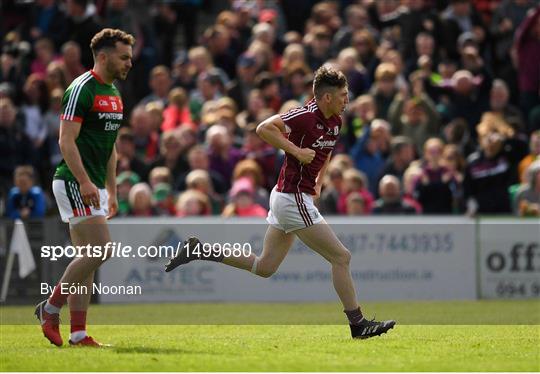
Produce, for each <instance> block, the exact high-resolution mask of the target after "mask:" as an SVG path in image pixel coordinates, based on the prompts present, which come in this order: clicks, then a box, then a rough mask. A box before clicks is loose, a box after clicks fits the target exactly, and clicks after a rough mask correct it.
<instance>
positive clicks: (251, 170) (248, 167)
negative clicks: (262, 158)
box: [232, 160, 270, 209]
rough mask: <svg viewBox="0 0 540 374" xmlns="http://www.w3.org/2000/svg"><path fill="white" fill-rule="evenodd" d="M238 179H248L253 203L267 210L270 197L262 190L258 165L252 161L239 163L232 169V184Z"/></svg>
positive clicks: (260, 172) (262, 178)
mask: <svg viewBox="0 0 540 374" xmlns="http://www.w3.org/2000/svg"><path fill="white" fill-rule="evenodd" d="M240 178H248V179H249V180H250V181H251V185H252V188H253V191H252V192H253V198H254V201H255V202H256V203H257V204H259V205H261V206H262V207H263V208H265V209H268V199H269V198H270V195H269V194H268V190H266V189H265V188H264V185H263V181H264V177H263V173H262V169H261V167H260V166H259V164H257V162H256V161H254V160H242V161H239V162H238V163H237V164H236V166H235V167H234V171H233V177H232V179H233V184H234V183H235V182H236V181H237V180H238V179H240Z"/></svg>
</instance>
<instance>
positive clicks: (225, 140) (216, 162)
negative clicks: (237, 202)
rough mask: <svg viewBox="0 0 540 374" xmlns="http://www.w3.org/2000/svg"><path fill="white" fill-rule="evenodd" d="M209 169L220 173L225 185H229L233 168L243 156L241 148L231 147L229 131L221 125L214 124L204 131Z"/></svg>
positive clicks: (227, 186)
mask: <svg viewBox="0 0 540 374" xmlns="http://www.w3.org/2000/svg"><path fill="white" fill-rule="evenodd" d="M206 144H207V145H208V158H209V160H210V169H211V170H213V171H215V172H216V173H218V174H219V175H221V177H222V178H223V181H224V182H225V187H226V188H227V189H228V188H229V187H230V183H231V182H230V181H231V178H232V174H233V170H234V167H235V166H236V164H237V163H238V161H240V160H241V159H242V158H244V154H243V153H242V151H241V150H239V149H237V148H234V147H232V139H231V135H230V133H229V131H227V129H226V128H225V126H222V125H214V126H212V127H210V129H208V131H207V132H206Z"/></svg>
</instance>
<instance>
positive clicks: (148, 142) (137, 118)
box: [129, 105, 159, 163]
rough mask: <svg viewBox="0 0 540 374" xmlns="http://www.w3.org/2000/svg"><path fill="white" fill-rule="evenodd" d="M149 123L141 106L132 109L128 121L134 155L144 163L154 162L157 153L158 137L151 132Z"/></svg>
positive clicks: (147, 115) (148, 115)
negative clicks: (133, 144) (133, 145)
mask: <svg viewBox="0 0 540 374" xmlns="http://www.w3.org/2000/svg"><path fill="white" fill-rule="evenodd" d="M151 121H152V119H151V118H150V114H149V113H148V112H147V111H146V108H145V107H144V106H142V105H139V106H136V107H135V108H134V109H133V111H132V112H131V117H130V119H129V124H130V126H131V132H132V134H133V141H134V143H135V153H136V154H137V155H138V156H139V157H141V159H142V160H143V161H144V162H146V163H151V162H152V161H154V160H155V159H156V157H157V156H158V152H159V135H158V133H157V132H156V131H153V130H152V122H151Z"/></svg>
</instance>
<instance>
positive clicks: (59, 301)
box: [49, 283, 69, 308]
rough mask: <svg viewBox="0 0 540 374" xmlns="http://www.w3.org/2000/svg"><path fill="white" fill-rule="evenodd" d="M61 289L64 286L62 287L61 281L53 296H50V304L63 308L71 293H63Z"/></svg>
mask: <svg viewBox="0 0 540 374" xmlns="http://www.w3.org/2000/svg"><path fill="white" fill-rule="evenodd" d="M61 291H62V288H61V287H60V283H58V284H57V285H56V287H54V291H53V293H52V295H51V297H49V304H51V305H54V306H55V307H57V308H61V307H62V306H63V305H64V304H65V303H66V301H67V298H68V296H69V293H66V294H63V293H62V292H61Z"/></svg>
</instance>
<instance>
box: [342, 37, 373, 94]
mask: <svg viewBox="0 0 540 374" xmlns="http://www.w3.org/2000/svg"><path fill="white" fill-rule="evenodd" d="M337 62H338V67H339V70H341V71H342V72H343V73H344V74H345V76H346V77H347V83H348V87H349V94H350V95H351V97H357V96H358V95H360V94H362V93H364V92H366V91H367V88H368V78H367V75H366V72H365V70H364V67H363V66H362V65H360V64H359V62H358V54H357V52H356V50H355V49H354V48H352V47H350V48H345V49H343V50H342V51H341V52H339V55H338V58H337Z"/></svg>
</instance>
